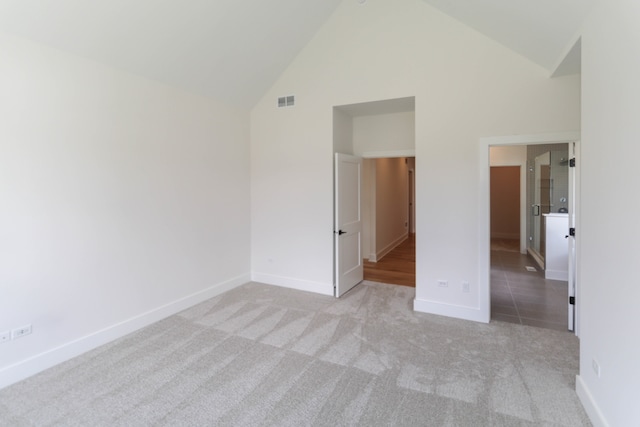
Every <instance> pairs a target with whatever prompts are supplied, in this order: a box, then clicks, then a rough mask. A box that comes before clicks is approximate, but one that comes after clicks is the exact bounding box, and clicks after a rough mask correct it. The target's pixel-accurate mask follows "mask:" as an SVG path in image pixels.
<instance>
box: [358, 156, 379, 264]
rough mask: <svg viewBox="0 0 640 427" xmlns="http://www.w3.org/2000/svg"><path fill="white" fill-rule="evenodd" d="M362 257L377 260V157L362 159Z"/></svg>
mask: <svg viewBox="0 0 640 427" xmlns="http://www.w3.org/2000/svg"><path fill="white" fill-rule="evenodd" d="M361 197H362V199H361V200H360V202H361V203H360V206H361V208H362V242H361V244H362V257H363V258H366V259H368V260H369V261H375V260H376V254H375V250H376V245H375V241H376V159H363V160H362V196H361Z"/></svg>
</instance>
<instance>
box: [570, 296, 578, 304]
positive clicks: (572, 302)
mask: <svg viewBox="0 0 640 427" xmlns="http://www.w3.org/2000/svg"><path fill="white" fill-rule="evenodd" d="M569 304H571V305H576V297H569Z"/></svg>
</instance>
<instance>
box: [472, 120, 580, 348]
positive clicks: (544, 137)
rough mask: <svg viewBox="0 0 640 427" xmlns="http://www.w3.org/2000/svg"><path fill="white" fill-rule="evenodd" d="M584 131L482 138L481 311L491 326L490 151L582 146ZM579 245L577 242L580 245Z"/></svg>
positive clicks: (577, 318)
mask: <svg viewBox="0 0 640 427" xmlns="http://www.w3.org/2000/svg"><path fill="white" fill-rule="evenodd" d="M579 141H580V132H559V133H543V134H531V135H509V136H497V137H485V138H480V140H479V145H480V152H479V155H478V160H479V165H478V166H479V172H480V180H479V186H480V187H479V191H478V194H479V200H478V205H479V211H478V232H479V239H478V243H479V247H478V280H479V283H478V285H479V290H480V295H479V299H480V300H479V304H480V312H481V313H483V314H484V315H485V316H484V318H485V319H486V321H487V323H488V322H489V321H490V320H491V223H490V218H491V216H490V214H491V205H490V186H489V178H490V172H491V169H490V164H489V160H490V158H489V149H490V147H492V146H509V145H540V144H554V143H559V144H562V143H569V144H570V143H573V142H575V143H576V146H578V147H579ZM576 188H577V189H579V188H580V174H579V172H578V171H576ZM575 202H576V205H575V206H576V212H575V215H576V228H578V227H579V218H580V215H579V210H580V199H579V191H576V200H575ZM576 243H577V242H576ZM576 252H577V253H578V254H579V245H577V244H576ZM579 262H580V260H579V258H578V259H576V263H577V264H578V265H579ZM578 293H579V274H577V275H576V294H577V295H578ZM577 295H576V305H575V312H576V315H575V319H576V322H575V325H574V326H575V329H574V331H575V333H576V335H578V331H579V323H578V320H579V319H580V304H579V298H578V296H577Z"/></svg>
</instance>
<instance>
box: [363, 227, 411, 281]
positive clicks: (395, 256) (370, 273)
mask: <svg viewBox="0 0 640 427" xmlns="http://www.w3.org/2000/svg"><path fill="white" fill-rule="evenodd" d="M364 280H370V281H372V282H382V283H389V284H393V285H402V286H411V287H413V288H415V287H416V235H415V234H409V238H408V239H407V240H405V241H404V242H402V244H400V246H398V247H397V248H395V249H394V250H392V251H391V252H389V253H388V254H387V255H386V256H385V257H384V258H382V259H381V260H380V261H378V262H369V261H367V260H365V261H364Z"/></svg>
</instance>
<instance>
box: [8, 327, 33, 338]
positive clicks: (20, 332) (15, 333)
mask: <svg viewBox="0 0 640 427" xmlns="http://www.w3.org/2000/svg"><path fill="white" fill-rule="evenodd" d="M30 333H31V325H25V326H23V327H21V328H16V329H14V330H12V331H11V338H12V339H14V340H15V339H18V338H22V337H23V336H25V335H29V334H30Z"/></svg>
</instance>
